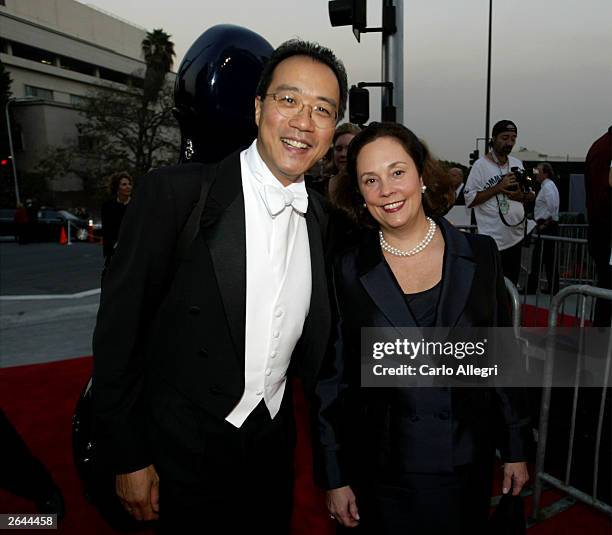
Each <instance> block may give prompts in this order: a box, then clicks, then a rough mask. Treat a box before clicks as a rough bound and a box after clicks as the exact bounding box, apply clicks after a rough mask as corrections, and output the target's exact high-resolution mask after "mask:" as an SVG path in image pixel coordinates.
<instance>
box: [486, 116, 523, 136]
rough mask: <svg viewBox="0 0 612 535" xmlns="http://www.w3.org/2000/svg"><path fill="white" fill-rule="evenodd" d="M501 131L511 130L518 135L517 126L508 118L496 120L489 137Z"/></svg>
mask: <svg viewBox="0 0 612 535" xmlns="http://www.w3.org/2000/svg"><path fill="white" fill-rule="evenodd" d="M503 132H512V133H514V134H517V135H518V128H517V127H516V124H514V122H513V121H510V120H509V119H504V120H502V121H497V122H496V123H495V125H494V126H493V131H492V132H491V137H495V136H497V135H499V134H501V133H503Z"/></svg>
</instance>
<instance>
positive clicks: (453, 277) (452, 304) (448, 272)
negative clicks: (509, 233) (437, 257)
mask: <svg viewBox="0 0 612 535" xmlns="http://www.w3.org/2000/svg"><path fill="white" fill-rule="evenodd" d="M437 223H438V225H439V227H440V229H441V231H442V233H443V235H444V242H445V247H446V251H445V262H444V269H443V272H442V289H441V293H440V301H439V303H438V314H437V318H436V324H437V325H440V326H445V327H454V326H455V325H456V324H457V321H458V320H459V317H460V316H461V314H462V313H463V311H464V309H465V306H466V303H467V301H468V298H469V296H470V292H471V291H472V284H473V281H474V273H475V271H476V263H475V262H474V260H473V252H472V248H471V247H470V244H469V242H468V240H467V238H466V237H465V236H464V235H463V234H462V233H461V232H460V231H458V230H457V229H456V228H455V227H453V226H452V225H451V224H450V223H448V222H447V221H446V219H444V218H440V219H439V220H438V221H437Z"/></svg>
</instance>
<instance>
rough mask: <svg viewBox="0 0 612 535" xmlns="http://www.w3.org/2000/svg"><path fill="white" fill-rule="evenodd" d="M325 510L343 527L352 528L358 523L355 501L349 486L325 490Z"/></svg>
mask: <svg viewBox="0 0 612 535" xmlns="http://www.w3.org/2000/svg"><path fill="white" fill-rule="evenodd" d="M327 510H328V511H329V513H330V514H331V515H332V517H333V518H335V519H336V520H337V521H338V522H340V524H342V525H343V526H344V527H347V528H354V527H356V526H358V525H359V512H358V511H357V501H356V499H355V494H353V491H352V489H351V487H349V486H346V487H340V488H338V489H332V490H328V491H327Z"/></svg>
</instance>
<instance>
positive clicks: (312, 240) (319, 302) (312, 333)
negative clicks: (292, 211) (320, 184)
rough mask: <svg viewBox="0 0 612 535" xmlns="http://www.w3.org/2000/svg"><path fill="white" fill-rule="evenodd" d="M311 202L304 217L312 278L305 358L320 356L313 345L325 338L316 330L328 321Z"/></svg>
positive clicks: (318, 234)
mask: <svg viewBox="0 0 612 535" xmlns="http://www.w3.org/2000/svg"><path fill="white" fill-rule="evenodd" d="M313 202H317V201H316V200H315V199H309V207H308V211H307V212H306V216H305V217H306V228H307V230H308V246H309V249H310V269H311V276H312V291H311V295H310V307H309V310H308V316H307V317H306V322H305V324H304V330H303V341H304V344H305V347H304V354H305V356H306V355H309V354H314V355H318V354H321V355H322V350H321V351H316V348H315V347H314V345H313V344H316V343H323V344H324V343H326V340H325V339H324V338H325V337H322V336H320V332H318V329H320V327H321V325H326V324H327V323H329V320H330V311H329V293H328V289H327V275H326V270H325V257H324V249H323V239H322V236H321V224H322V222H320V221H318V220H317V216H316V211H315V210H314V209H313V208H312V207H311V206H310V204H311V203H313ZM315 318H316V320H317V321H316V323H315V321H314V319H315ZM313 350H315V351H313Z"/></svg>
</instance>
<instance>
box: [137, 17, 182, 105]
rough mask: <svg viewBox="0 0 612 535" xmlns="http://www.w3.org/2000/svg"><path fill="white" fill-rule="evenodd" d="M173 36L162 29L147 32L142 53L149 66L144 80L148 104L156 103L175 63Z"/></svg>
mask: <svg viewBox="0 0 612 535" xmlns="http://www.w3.org/2000/svg"><path fill="white" fill-rule="evenodd" d="M170 37H171V35H169V34H167V33H166V32H164V31H163V30H162V29H161V28H160V29H157V30H153V31H152V32H147V35H146V37H145V38H144V39H143V41H142V52H143V54H144V59H145V62H146V64H147V70H146V73H145V80H144V100H145V102H146V103H149V102H156V101H157V99H158V97H159V92H160V91H161V88H162V87H163V85H164V81H165V79H166V74H168V73H169V72H170V69H172V64H173V63H174V56H175V55H176V54H175V53H174V43H173V42H172V41H170Z"/></svg>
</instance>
